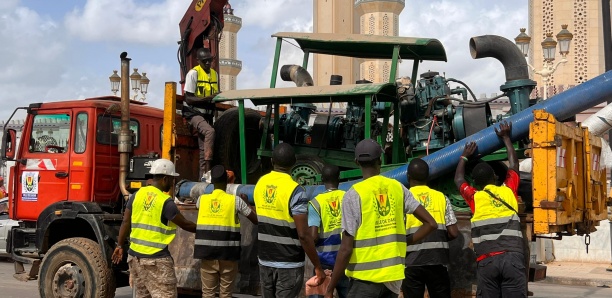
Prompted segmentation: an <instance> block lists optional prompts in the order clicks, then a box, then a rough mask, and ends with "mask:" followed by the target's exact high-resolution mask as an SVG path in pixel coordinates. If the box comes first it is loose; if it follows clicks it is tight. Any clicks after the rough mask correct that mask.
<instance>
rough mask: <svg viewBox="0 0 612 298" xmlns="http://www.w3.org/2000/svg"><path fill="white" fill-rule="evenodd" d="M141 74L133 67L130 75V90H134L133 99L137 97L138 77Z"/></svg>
mask: <svg viewBox="0 0 612 298" xmlns="http://www.w3.org/2000/svg"><path fill="white" fill-rule="evenodd" d="M141 78H142V76H141V75H140V74H139V73H138V68H134V72H133V73H132V74H131V75H130V80H131V81H132V90H134V100H136V97H138V90H140V79H141Z"/></svg>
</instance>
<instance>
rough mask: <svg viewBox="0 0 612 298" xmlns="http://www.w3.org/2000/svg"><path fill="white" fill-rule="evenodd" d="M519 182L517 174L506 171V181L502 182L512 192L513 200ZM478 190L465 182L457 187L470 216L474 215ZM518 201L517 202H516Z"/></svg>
mask: <svg viewBox="0 0 612 298" xmlns="http://www.w3.org/2000/svg"><path fill="white" fill-rule="evenodd" d="M519 182H520V178H519V175H518V173H517V172H515V171H514V170H512V169H508V173H507V174H506V180H505V181H504V185H506V186H507V187H508V188H510V189H511V190H512V192H513V193H514V198H517V197H518V196H517V194H516V190H517V189H518V185H519ZM477 191H478V190H477V189H476V188H474V187H473V186H471V185H469V184H468V183H467V182H463V184H461V187H459V192H460V193H461V196H462V197H463V199H464V200H465V202H466V203H467V204H468V205H469V206H470V210H472V214H473V213H474V208H475V206H474V194H475V193H476V192H477ZM517 201H518V200H517Z"/></svg>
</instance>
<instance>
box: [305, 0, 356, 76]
mask: <svg viewBox="0 0 612 298" xmlns="http://www.w3.org/2000/svg"><path fill="white" fill-rule="evenodd" d="M354 3H355V0H314V3H313V10H314V11H313V14H312V15H313V18H314V19H313V31H314V33H340V34H352V33H359V28H358V27H357V25H358V23H357V21H356V20H357V16H356V14H355V9H354ZM354 60H355V59H352V58H348V57H339V56H330V55H319V54H315V55H314V67H313V72H314V73H313V79H314V83H315V86H322V85H329V79H330V77H331V75H341V76H342V81H343V84H354V83H355V81H356V80H357V79H358V77H359V65H358V64H357V63H356V62H355V61H354Z"/></svg>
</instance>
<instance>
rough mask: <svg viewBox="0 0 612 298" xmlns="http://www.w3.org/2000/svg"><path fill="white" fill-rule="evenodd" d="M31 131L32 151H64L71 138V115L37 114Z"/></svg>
mask: <svg viewBox="0 0 612 298" xmlns="http://www.w3.org/2000/svg"><path fill="white" fill-rule="evenodd" d="M31 132H32V135H31V137H30V146H29V150H30V152H47V153H64V152H66V148H67V147H68V140H69V138H70V115H67V114H45V115H36V116H34V121H33V124H32V130H31Z"/></svg>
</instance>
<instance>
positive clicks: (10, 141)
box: [1, 129, 17, 160]
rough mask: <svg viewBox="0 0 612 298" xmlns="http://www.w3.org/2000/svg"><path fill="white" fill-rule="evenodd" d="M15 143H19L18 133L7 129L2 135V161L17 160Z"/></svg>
mask: <svg viewBox="0 0 612 298" xmlns="http://www.w3.org/2000/svg"><path fill="white" fill-rule="evenodd" d="M15 142H17V132H16V131H15V130H14V129H7V130H6V133H4V134H3V135H2V149H1V150H2V153H1V154H2V160H7V159H9V160H12V159H14V158H15V147H16V145H15Z"/></svg>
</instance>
